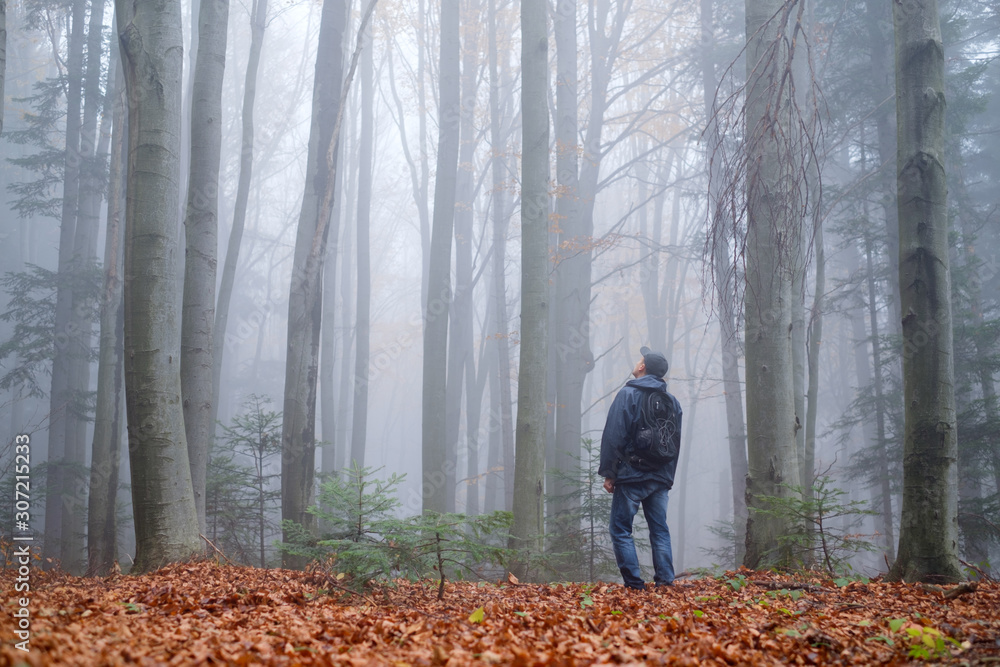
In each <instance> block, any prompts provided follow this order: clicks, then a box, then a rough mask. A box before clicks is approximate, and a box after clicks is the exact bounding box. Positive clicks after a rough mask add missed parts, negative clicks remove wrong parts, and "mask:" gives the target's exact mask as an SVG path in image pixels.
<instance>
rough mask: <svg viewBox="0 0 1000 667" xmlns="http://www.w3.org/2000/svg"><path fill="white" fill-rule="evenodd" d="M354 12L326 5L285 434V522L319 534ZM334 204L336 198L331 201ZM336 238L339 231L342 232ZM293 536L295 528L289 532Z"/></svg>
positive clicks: (296, 273)
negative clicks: (347, 41)
mask: <svg viewBox="0 0 1000 667" xmlns="http://www.w3.org/2000/svg"><path fill="white" fill-rule="evenodd" d="M346 21H347V8H346V6H345V4H344V2H343V0H324V3H323V13H322V18H321V22H320V32H319V46H318V50H317V55H316V76H315V84H314V86H313V113H312V125H311V126H310V130H309V153H308V157H307V166H306V186H305V192H304V194H303V198H302V209H301V211H300V213H299V224H298V232H297V234H296V238H295V255H294V262H293V267H294V268H293V271H292V280H291V286H290V289H289V296H288V348H287V351H288V353H287V357H286V362H285V398H284V410H283V420H282V432H281V444H282V448H281V518H282V520H283V521H294V522H295V523H297V524H300V525H301V526H303V528H305V529H306V530H311V529H312V528H313V525H314V523H315V518H314V517H313V515H312V514H310V513H309V512H307V511H306V510H307V508H308V507H309V505H310V504H312V499H313V481H314V478H315V466H316V464H315V458H316V457H315V452H316V383H317V377H318V371H319V334H320V321H321V319H322V292H323V289H322V282H321V277H322V272H323V258H324V257H325V256H326V252H325V250H326V243H327V235H328V234H329V232H330V228H329V225H328V222H329V218H328V217H327V216H329V215H330V210H329V209H326V210H324V208H325V206H326V205H327V204H328V202H327V201H326V197H327V193H328V192H332V191H331V190H330V188H332V186H333V181H334V180H335V178H336V162H335V160H334V159H333V158H334V157H335V156H336V146H335V141H336V138H335V137H334V130H335V125H336V122H335V120H334V119H335V118H336V117H337V115H338V111H339V108H340V105H341V79H342V74H343V38H344V28H345V23H346ZM330 203H332V198H331V199H330ZM333 233H334V236H336V232H335V231H334V232H333ZM332 325H333V323H332V322H331V321H328V322H327V326H332ZM283 532H284V533H285V534H284V539H286V540H287V539H288V534H287V531H283ZM283 564H284V566H285V567H301V566H304V565H305V561H304V559H303V558H301V557H294V556H289V555H287V554H286V555H285V556H284V557H283Z"/></svg>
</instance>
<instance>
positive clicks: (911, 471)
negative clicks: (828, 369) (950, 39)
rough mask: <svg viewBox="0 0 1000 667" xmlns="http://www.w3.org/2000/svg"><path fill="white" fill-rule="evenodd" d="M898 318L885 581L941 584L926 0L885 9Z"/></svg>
mask: <svg viewBox="0 0 1000 667" xmlns="http://www.w3.org/2000/svg"><path fill="white" fill-rule="evenodd" d="M893 24H894V26H895V29H896V40H895V42H896V96H897V97H896V100H897V104H896V124H897V136H898V145H897V158H896V166H897V175H896V188H897V193H898V195H897V206H898V210H899V285H900V309H901V312H902V315H903V320H902V324H903V399H904V405H905V424H904V440H903V507H902V518H901V520H900V532H899V555H898V557H897V558H896V562H895V563H893V565H892V568H890V570H889V578H890V579H892V580H896V581H899V580H904V581H931V580H942V581H951V580H957V579H960V578H961V570H960V569H959V563H958V492H957V487H958V462H957V456H958V438H957V431H956V415H955V393H954V386H955V370H954V358H953V352H952V329H951V277H950V274H949V269H948V263H949V257H948V212H947V209H946V199H947V184H946V180H945V170H944V113H945V98H944V47H943V46H942V44H941V28H940V24H939V18H938V7H937V2H936V0H914V1H913V2H906V3H898V2H897V3H893Z"/></svg>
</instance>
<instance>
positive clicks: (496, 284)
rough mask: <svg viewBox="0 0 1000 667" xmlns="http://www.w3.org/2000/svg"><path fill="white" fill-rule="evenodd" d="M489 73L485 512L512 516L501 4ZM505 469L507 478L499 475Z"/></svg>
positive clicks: (492, 11)
mask: <svg viewBox="0 0 1000 667" xmlns="http://www.w3.org/2000/svg"><path fill="white" fill-rule="evenodd" d="M487 11H488V14H489V16H488V22H489V23H488V26H487V37H488V40H489V68H490V146H492V147H493V159H492V160H490V174H491V176H492V179H493V188H492V190H491V193H492V194H491V202H490V208H491V211H492V215H493V255H492V262H493V265H492V266H491V267H490V268H491V272H492V294H491V296H490V298H491V300H492V303H491V308H492V309H493V313H494V315H493V321H494V322H495V325H494V327H493V328H494V330H495V333H494V335H493V337H492V343H493V348H494V349H493V354H494V357H495V365H493V366H492V370H493V382H492V384H491V385H490V405H491V406H492V409H491V414H490V422H491V423H490V452H489V459H488V460H489V470H490V472H489V476H488V477H487V478H486V501H485V506H484V509H485V510H486V511H487V512H492V511H494V510H498V509H506V510H508V511H510V509H511V507H512V502H513V498H514V426H513V413H512V407H511V391H510V345H509V342H508V337H507V330H508V324H509V323H508V321H507V287H506V274H505V268H506V267H505V264H506V261H507V223H508V217H507V196H506V188H505V187H504V181H505V177H506V175H507V163H506V159H505V150H503V149H502V148H501V147H502V145H503V144H502V142H503V140H502V138H501V122H502V120H503V119H502V118H501V109H500V86H501V80H500V71H499V66H498V62H497V60H498V57H497V56H498V54H497V51H498V47H497V30H498V26H497V10H496V0H488V8H487ZM498 469H502V471H503V475H502V476H500V475H498V472H497V471H498Z"/></svg>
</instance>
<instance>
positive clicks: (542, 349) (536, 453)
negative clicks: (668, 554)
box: [510, 0, 549, 572]
mask: <svg viewBox="0 0 1000 667" xmlns="http://www.w3.org/2000/svg"><path fill="white" fill-rule="evenodd" d="M547 24H548V21H547V19H546V5H545V3H544V2H542V1H541V0H521V119H522V127H521V327H520V331H521V335H520V338H521V344H520V348H521V356H520V371H519V373H518V384H517V440H516V450H515V461H514V503H513V509H514V525H513V527H512V528H511V533H510V546H511V547H512V548H517V549H523V550H526V551H528V552H531V553H534V554H537V553H540V552H541V550H542V534H543V532H544V512H545V503H544V498H545V489H544V480H545V421H546V416H547V414H548V406H547V405H546V402H545V396H546V394H545V379H546V359H547V352H548V351H547V349H546V348H547V347H548V345H547V340H548V339H547V338H546V323H547V319H548V303H547V298H548V250H549V248H548V233H549V232H548V222H549V113H548V92H547V91H548V51H549V45H548V30H547ZM523 567H524V566H523V564H522V565H519V566H518V567H517V568H516V569H519V570H521V571H522V572H524V569H523Z"/></svg>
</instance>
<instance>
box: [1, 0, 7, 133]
mask: <svg viewBox="0 0 1000 667" xmlns="http://www.w3.org/2000/svg"><path fill="white" fill-rule="evenodd" d="M6 78H7V0H0V134H2V133H3V108H4V106H5V104H4V100H5V99H6V98H5V97H4V80H5V79H6Z"/></svg>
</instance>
